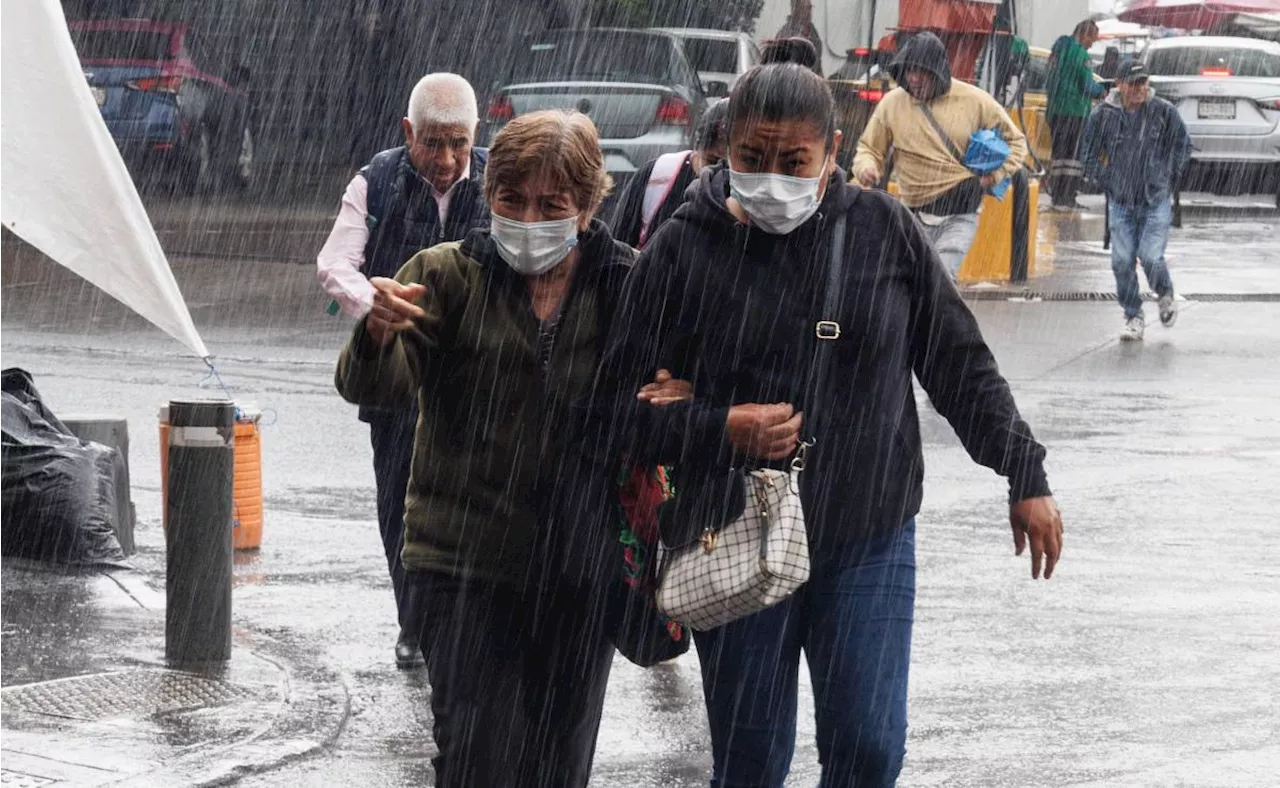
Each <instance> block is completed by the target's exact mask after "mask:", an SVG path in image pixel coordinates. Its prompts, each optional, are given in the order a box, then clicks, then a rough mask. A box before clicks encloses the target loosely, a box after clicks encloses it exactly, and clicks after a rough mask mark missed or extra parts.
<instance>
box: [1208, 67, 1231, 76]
mask: <svg viewBox="0 0 1280 788" xmlns="http://www.w3.org/2000/svg"><path fill="white" fill-rule="evenodd" d="M1200 76H1202V77H1229V76H1231V69H1229V68H1227V67H1226V66H1205V67H1204V68H1202V69H1200Z"/></svg>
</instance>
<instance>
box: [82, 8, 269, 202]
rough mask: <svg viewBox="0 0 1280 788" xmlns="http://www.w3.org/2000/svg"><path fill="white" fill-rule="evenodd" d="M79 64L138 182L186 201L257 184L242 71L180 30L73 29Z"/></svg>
mask: <svg viewBox="0 0 1280 788" xmlns="http://www.w3.org/2000/svg"><path fill="white" fill-rule="evenodd" d="M70 28H71V36H72V39H73V40H74V41H75V45H76V51H77V52H78V53H79V56H80V64H81V66H82V67H83V68H84V72H85V77H86V78H87V79H88V80H89V87H90V89H91V90H92V92H93V95H94V98H95V99H96V100H97V102H98V107H99V108H100V109H101V111H102V117H103V119H104V120H105V121H106V122H107V128H109V129H110V130H111V136H112V137H113V138H114V139H115V141H116V144H117V145H118V146H119V147H120V150H121V152H122V153H123V154H124V156H125V160H126V161H127V162H128V163H129V165H130V169H131V171H132V172H133V173H134V178H135V180H138V181H141V182H145V183H148V184H150V183H155V182H162V183H166V184H169V185H172V186H175V187H177V188H179V189H181V190H183V191H188V192H207V191H212V190H215V189H219V188H236V189H243V188H245V187H247V186H248V185H249V183H250V181H251V180H252V178H253V163H254V145H253V142H254V141H253V133H252V131H251V129H250V114H251V113H250V106H249V91H248V71H247V69H245V68H244V67H243V65H241V64H240V63H239V61H238V58H236V57H235V55H234V53H226V52H219V51H216V50H215V49H214V48H212V47H202V46H201V45H200V43H201V42H198V41H197V40H196V38H195V35H194V34H193V32H192V30H191V29H190V28H189V27H188V26H187V25H185V24H182V23H180V22H155V21H150V20H139V19H112V20H93V21H75V22H71V23H70Z"/></svg>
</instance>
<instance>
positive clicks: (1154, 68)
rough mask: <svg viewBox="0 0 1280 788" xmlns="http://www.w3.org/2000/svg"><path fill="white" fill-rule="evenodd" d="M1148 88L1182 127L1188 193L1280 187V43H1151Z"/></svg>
mask: <svg viewBox="0 0 1280 788" xmlns="http://www.w3.org/2000/svg"><path fill="white" fill-rule="evenodd" d="M1144 60H1145V61H1146V65H1147V71H1148V72H1149V73H1150V74H1151V86H1152V87H1153V88H1155V90H1156V94H1157V95H1159V96H1160V97H1161V98H1163V99H1166V100H1167V101H1169V102H1171V103H1172V104H1173V105H1174V106H1175V107H1177V109H1178V113H1179V114H1180V115H1181V116H1182V120H1183V122H1184V123H1186V124H1187V132H1188V133H1189V134H1190V135H1191V143H1192V145H1193V146H1194V150H1193V151H1192V154H1191V163H1192V164H1191V172H1190V174H1189V183H1187V184H1184V185H1185V186H1188V187H1189V188H1195V189H1207V190H1209V191H1214V192H1218V193H1222V194H1233V193H1234V194H1244V193H1263V194H1272V193H1275V192H1276V190H1277V188H1280V43H1277V42H1274V41H1263V40H1260V39H1253V38H1231V37H1225V36H1187V37H1184V38H1164V39H1157V40H1155V41H1152V42H1151V45H1150V46H1149V47H1147V51H1146V54H1145V56H1144Z"/></svg>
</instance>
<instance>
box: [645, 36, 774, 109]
mask: <svg viewBox="0 0 1280 788" xmlns="http://www.w3.org/2000/svg"><path fill="white" fill-rule="evenodd" d="M658 30H660V31H661V32H664V33H670V34H671V35H673V36H675V37H676V38H678V39H680V43H681V44H683V45H684V54H685V56H686V57H688V58H689V63H690V64H691V65H692V66H693V67H694V69H696V70H697V72H698V79H700V80H702V91H703V92H704V93H706V94H707V95H708V96H709V97H712V98H721V97H724V96H727V95H729V91H730V90H732V89H733V84H734V83H735V82H737V81H738V77H740V76H742V75H743V74H745V73H746V72H747V70H748V69H750V68H751V67H752V66H754V65H756V64H758V63H759V62H760V49H759V48H758V47H757V46H756V42H754V41H752V40H751V36H749V35H747V34H746V33H741V32H733V31H730V30H704V29H702V28H696V27H664V28H658Z"/></svg>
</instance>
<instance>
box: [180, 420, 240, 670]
mask: <svg viewBox="0 0 1280 788" xmlns="http://www.w3.org/2000/svg"><path fill="white" fill-rule="evenodd" d="M234 462H235V404H234V403H232V402H229V401H226V400H189V401H172V402H170V403H169V491H168V503H167V506H166V516H167V518H168V539H167V549H166V553H167V558H168V571H167V580H166V583H165V591H166V597H167V604H166V606H165V626H164V636H165V637H164V639H165V645H164V653H165V659H166V661H168V662H169V663H170V664H171V665H191V664H207V663H216V662H222V661H225V660H228V659H230V658H231V577H232V570H231V567H232V549H231V546H232V532H231V529H232V504H233V501H232V492H233V483H234V478H235V474H234Z"/></svg>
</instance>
